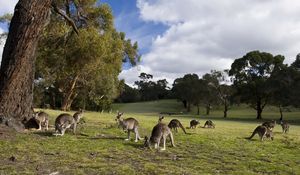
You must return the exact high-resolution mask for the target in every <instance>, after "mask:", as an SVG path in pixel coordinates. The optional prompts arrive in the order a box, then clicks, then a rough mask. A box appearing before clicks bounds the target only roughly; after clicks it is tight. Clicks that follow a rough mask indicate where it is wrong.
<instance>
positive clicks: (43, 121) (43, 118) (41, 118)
mask: <svg viewBox="0 0 300 175" xmlns="http://www.w3.org/2000/svg"><path fill="white" fill-rule="evenodd" d="M33 118H34V120H35V121H36V123H37V124H38V125H39V129H38V130H42V126H43V127H46V131H48V127H49V116H48V114H47V113H46V112H42V111H40V112H35V113H34V114H33Z"/></svg>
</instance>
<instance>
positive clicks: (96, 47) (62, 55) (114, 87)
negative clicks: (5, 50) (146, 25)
mask: <svg viewBox="0 0 300 175" xmlns="http://www.w3.org/2000/svg"><path fill="white" fill-rule="evenodd" d="M78 5H79V6H80V9H81V10H80V13H81V17H80V18H78V17H77V16H76V15H73V14H72V11H70V12H69V13H67V14H69V17H70V18H71V19H73V18H74V17H75V19H74V21H76V24H77V25H78V32H79V33H80V35H78V36H77V35H75V34H74V31H73V30H70V29H69V28H68V26H66V25H65V21H64V20H63V19H61V18H60V17H59V16H58V15H56V14H53V15H52V16H51V24H52V25H49V26H48V27H47V28H46V31H45V32H44V35H43V38H42V40H41V42H40V46H39V50H38V61H37V64H36V66H37V69H38V74H37V76H36V78H42V79H45V81H48V82H49V83H48V84H50V85H55V86H56V88H57V89H59V91H60V92H61V95H62V98H63V100H62V104H61V109H62V110H64V111H65V110H70V107H71V105H72V103H73V101H74V99H76V97H77V96H78V94H79V93H84V95H85V96H86V97H88V100H91V101H93V102H94V103H95V104H96V105H102V104H103V101H106V102H105V103H107V104H109V103H111V102H112V100H113V99H114V98H116V97H117V95H118V94H119V93H118V87H119V80H118V78H117V76H118V75H119V73H120V72H121V68H122V63H123V62H126V61H129V62H130V63H132V64H135V62H136V61H138V59H139V56H138V46H137V43H132V42H131V40H129V39H126V37H125V34H124V33H122V32H117V31H116V29H115V28H114V24H113V15H112V11H111V9H110V7H109V6H108V5H106V4H101V5H99V6H96V5H95V1H94V0H89V1H80V3H78ZM57 6H58V7H60V6H61V7H63V6H64V4H63V3H61V4H57Z"/></svg>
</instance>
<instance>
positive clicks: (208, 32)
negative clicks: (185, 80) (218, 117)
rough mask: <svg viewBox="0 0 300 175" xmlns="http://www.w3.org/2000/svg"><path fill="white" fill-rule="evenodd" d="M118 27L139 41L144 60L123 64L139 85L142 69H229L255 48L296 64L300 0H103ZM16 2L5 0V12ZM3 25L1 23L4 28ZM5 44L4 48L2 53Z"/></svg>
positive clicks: (167, 75)
mask: <svg viewBox="0 0 300 175" xmlns="http://www.w3.org/2000/svg"><path fill="white" fill-rule="evenodd" d="M100 2H101V3H108V4H109V5H110V6H111V8H112V10H113V13H114V16H115V26H116V28H117V29H118V30H119V31H123V32H125V33H126V36H127V38H130V39H131V40H132V41H137V42H138V44H139V50H140V53H141V54H142V61H141V62H140V63H139V64H138V66H136V67H130V66H128V65H124V66H123V71H122V72H121V74H120V76H119V77H120V78H124V79H125V81H126V83H128V84H133V83H134V81H136V80H138V75H139V74H140V73H141V72H146V73H149V74H152V75H153V76H154V78H155V80H158V79H167V80H168V82H169V83H170V84H172V83H173V80H174V79H175V78H179V77H182V76H183V75H185V74H187V73H197V74H198V75H199V76H201V75H203V74H205V73H208V72H210V70H213V69H215V70H224V69H229V68H230V66H231V64H232V62H233V60H234V59H236V58H240V57H242V56H243V55H245V54H246V53H247V52H249V51H253V50H260V51H265V52H270V53H272V54H273V55H277V54H281V55H284V56H285V57H286V60H285V62H286V63H291V62H293V61H294V60H295V57H296V55H297V54H298V53H299V52H300V11H299V9H300V1H295V0H242V1H241V0H210V1H207V0H184V1H183V0H172V1H170V0H102V1H100ZM15 3H16V0H10V1H9V2H8V1H6V0H0V15H1V14H3V13H4V12H13V6H14V4H15ZM1 30H5V29H3V27H2V29H1V26H0V32H1ZM1 49H2V47H1V46H0V53H1Z"/></svg>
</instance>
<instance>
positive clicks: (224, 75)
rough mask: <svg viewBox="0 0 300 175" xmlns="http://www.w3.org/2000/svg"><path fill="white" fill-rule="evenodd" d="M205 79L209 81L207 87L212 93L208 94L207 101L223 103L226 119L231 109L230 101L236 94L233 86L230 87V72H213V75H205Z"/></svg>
mask: <svg viewBox="0 0 300 175" xmlns="http://www.w3.org/2000/svg"><path fill="white" fill-rule="evenodd" d="M203 79H204V80H206V81H207V84H208V86H207V87H208V89H209V91H210V93H207V94H206V96H208V97H207V98H206V99H210V102H209V103H216V104H219V103H221V104H222V105H223V106H224V109H223V113H224V115H223V117H224V118H226V117H227V112H228V110H229V109H230V99H231V98H232V96H233V93H234V89H233V88H232V86H231V85H228V83H230V78H229V76H228V70H224V71H216V70H212V71H211V73H207V74H205V75H204V76H203ZM207 110H210V108H209V106H207Z"/></svg>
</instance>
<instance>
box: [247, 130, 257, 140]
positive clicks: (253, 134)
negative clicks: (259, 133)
mask: <svg viewBox="0 0 300 175" xmlns="http://www.w3.org/2000/svg"><path fill="white" fill-rule="evenodd" d="M255 134H256V132H255V131H253V133H252V135H251V136H250V137H247V138H246V139H249V140H250V139H252V137H254V136H255Z"/></svg>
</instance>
